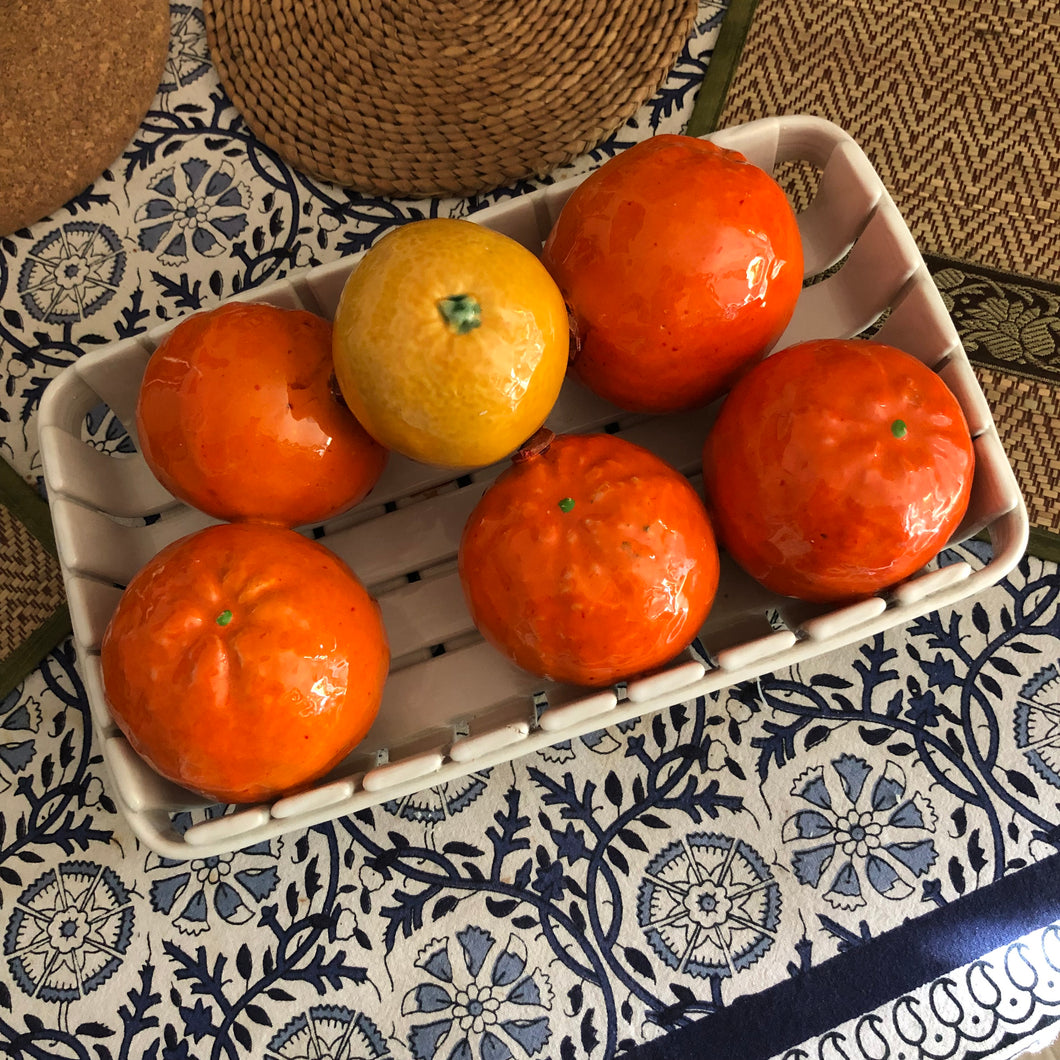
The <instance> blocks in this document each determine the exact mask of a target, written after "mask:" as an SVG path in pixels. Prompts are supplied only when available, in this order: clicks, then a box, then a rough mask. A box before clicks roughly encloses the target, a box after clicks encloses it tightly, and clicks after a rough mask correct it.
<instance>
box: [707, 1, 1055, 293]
mask: <svg viewBox="0 0 1060 1060" xmlns="http://www.w3.org/2000/svg"><path fill="white" fill-rule="evenodd" d="M1058 69H1060V0H1035V2H1034V3H1033V4H1030V3H1027V4H1016V3H1009V2H1006V0H940V2H937V3H930V4H910V3H908V2H907V0H838V2H837V0H759V3H758V6H757V9H756V11H755V15H754V19H753V21H752V23H751V28H750V32H749V33H748V35H747V38H746V40H745V42H744V47H743V52H742V55H741V58H740V61H739V65H738V66H737V69H736V73H735V76H734V77H733V79H732V82H731V85H730V88H729V93H728V96H727V98H726V101H725V106H724V109H723V111H722V115H721V119H720V121H719V125H720V126H723V127H724V126H727V125H735V124H738V123H739V122H742V121H749V120H751V119H753V118H760V117H764V116H766V115H770V114H784V113H802V114H817V115H820V116H821V117H824V118H830V119H831V120H832V121H834V122H836V123H837V124H839V125H841V126H842V127H843V128H844V129H846V131H847V132H849V133H850V134H851V136H853V137H854V139H855V140H857V141H858V143H860V144H861V145H862V147H863V148H864V149H865V151H866V153H867V154H868V155H869V157H870V158H871V159H872V162H873V164H874V165H875V167H876V169H877V171H878V172H879V174H880V176H881V177H882V178H883V181H884V183H885V184H886V185H887V187H888V189H889V190H890V192H891V194H892V195H893V196H894V198H895V201H896V203H897V205H898V208H899V209H900V210H901V211H902V215H903V216H904V217H905V219H906V221H907V222H908V224H909V227H910V228H911V229H912V232H913V235H914V237H915V238H916V240H917V243H918V244H919V245H920V246H921V247H923V248H925V249H929V250H933V251H935V252H937V253H940V254H947V255H949V256H951V257H955V258H960V259H963V260H969V261H979V262H982V263H984V264H990V265H993V266H994V267H995V268H1000V269H1004V270H1007V271H1010V272H1017V273H1023V274H1024V275H1030V276H1036V277H1038V278H1040V279H1049V280H1053V281H1060V239H1058V238H1057V236H1058V225H1060V166H1058V164H1057V163H1058V159H1060V94H1058V89H1057V84H1058V78H1057V70H1058Z"/></svg>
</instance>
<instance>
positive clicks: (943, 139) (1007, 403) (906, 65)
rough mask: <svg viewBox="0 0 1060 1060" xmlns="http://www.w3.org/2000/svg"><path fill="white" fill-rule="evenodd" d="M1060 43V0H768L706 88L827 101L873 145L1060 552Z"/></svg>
mask: <svg viewBox="0 0 1060 1060" xmlns="http://www.w3.org/2000/svg"><path fill="white" fill-rule="evenodd" d="M744 6H746V5H744ZM1058 55H1060V0H1036V2H1035V3H1034V4H1028V3H1015V2H1010V0H940V2H938V3H932V4H909V3H907V2H906V0H841V2H838V3H836V2H834V0H758V2H757V6H756V8H755V10H754V17H753V19H751V24H750V28H749V30H748V31H747V34H746V37H745V39H744V41H743V48H742V51H741V52H740V53H739V61H738V63H737V65H736V70H735V73H734V74H733V76H732V79H731V81H730V83H729V85H728V92H727V95H724V89H722V92H721V93H717V94H716V95H723V98H724V104H722V103H721V100H720V99H709V100H708V99H705V100H703V102H702V105H701V104H700V101H699V100H697V104H696V106H697V110H700V111H701V112H702V113H703V114H711V115H713V114H718V115H719V116H718V118H717V126H718V127H726V126H731V125H736V124H739V123H740V122H744V121H750V120H752V119H754V118H760V117H765V116H768V115H771V114H784V113H805V114H818V115H820V116H822V117H825V118H830V119H831V120H832V121H834V122H836V123H837V124H838V125H840V126H842V127H843V128H844V129H846V130H847V131H848V132H849V133H850V134H851V135H852V136H853V137H854V139H855V140H857V141H858V143H860V144H861V146H862V147H863V148H864V149H865V151H866V153H867V154H868V155H869V157H870V158H871V159H872V161H873V164H874V165H875V167H876V169H877V171H878V172H879V173H880V176H881V177H882V179H883V182H884V184H885V185H886V186H887V188H888V190H889V191H890V192H891V194H892V196H893V197H894V199H895V202H896V204H897V205H898V208H899V209H900V210H901V212H902V215H903V217H904V218H905V219H906V221H907V222H908V224H909V227H910V229H911V230H912V233H913V236H914V237H915V239H916V241H917V244H918V246H919V247H920V248H921V250H922V251H924V253H925V257H927V258H928V264H929V267H930V269H931V272H932V275H933V276H934V278H935V281H936V283H937V284H938V285H939V287H940V290H942V293H943V297H944V298H945V299H947V300H948V304H950V305H951V313H952V315H953V318H954V322H955V324H956V325H957V330H958V332H959V333H960V335H961V338H962V341H963V342H964V345H965V348H966V349H967V350H968V355H969V357H970V358H971V360H972V363H973V365H974V366H975V370H976V374H977V376H978V378H979V381H980V383H981V384H982V386H983V391H984V393H985V394H986V397H987V400H988V402H989V403H990V406H991V409H992V412H993V415H994V420H995V422H996V424H997V427H998V433H999V435H1000V437H1001V439H1002V443H1003V444H1004V446H1005V449H1006V452H1007V453H1008V456H1009V459H1010V461H1011V462H1012V465H1013V467H1014V469H1015V471H1016V475H1017V478H1018V479H1019V482H1020V486H1021V488H1022V490H1023V494H1024V497H1025V499H1026V501H1027V508H1028V511H1029V514H1030V520H1031V546H1030V550H1031V551H1032V552H1034V553H1036V554H1037V555H1040V556H1045V557H1049V558H1053V559H1060V498H1058V492H1060V286H1058V285H1060V240H1058V239H1057V232H1058V230H1060V170H1058V169H1057V165H1056V160H1057V158H1060V108H1058V107H1057V100H1058V96H1057V88H1056V64H1057V56H1058ZM696 131H697V132H705V131H709V129H707V128H703V129H697V130H696ZM780 177H781V182H782V183H784V184H785V187H786V188H787V189H788V191H789V194H790V195H791V196H792V198H793V199H794V200H795V201H796V202H797V203H801V202H805V200H806V197H807V195H808V193H809V187H810V186H811V185H812V184H813V183H814V182H815V180H816V174H814V173H811V172H809V170H808V169H807V168H806V167H803V168H801V169H800V167H797V166H793V167H790V168H788V169H786V170H785V171H784V172H783V173H781V174H780Z"/></svg>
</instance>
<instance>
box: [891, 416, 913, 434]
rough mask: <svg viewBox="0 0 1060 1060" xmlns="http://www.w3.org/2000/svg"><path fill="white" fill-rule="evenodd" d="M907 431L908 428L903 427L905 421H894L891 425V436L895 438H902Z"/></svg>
mask: <svg viewBox="0 0 1060 1060" xmlns="http://www.w3.org/2000/svg"><path fill="white" fill-rule="evenodd" d="M908 429H909V428H908V427H906V425H905V420H895V421H894V423H892V424H891V434H893V435H894V436H895V438H904V437H905V436H906V432H907V431H908Z"/></svg>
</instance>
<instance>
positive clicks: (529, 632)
mask: <svg viewBox="0 0 1060 1060" xmlns="http://www.w3.org/2000/svg"><path fill="white" fill-rule="evenodd" d="M459 571H460V579H461V582H462V584H463V587H464V593H465V596H466V598H467V602H468V606H469V608H470V611H471V616H472V618H473V619H474V622H475V624H476V626H477V627H478V629H479V630H480V631H481V632H482V634H483V636H484V637H486V639H487V640H489V641H490V642H491V643H492V644H493V645H494V646H495V647H497V648H498V649H499V650H500V651H501V652H503V653H504V654H505V655H506V656H508V658H510V659H511V660H512V661H513V662H514V663H516V664H517V665H518V666H521V667H522V668H523V669H526V670H529V671H530V672H532V673H536V674H540V675H542V676H545V677H548V678H552V679H554V680H557V681H564V682H570V683H572V684H578V685H588V686H599V685H608V684H612V683H614V682H616V681H621V680H624V679H627V678H631V677H634V676H637V675H639V674H643V673H644V672H646V671H648V670H651V669H653V668H655V667H657V666H660V665H662V664H663V663H666V662H667V661H669V660H670V659H672V658H673V657H674V656H675V655H677V654H678V653H679V652H680V651H681V650H682V649H684V648H685V647H686V646H687V645H688V644H689V643H690V642H691V641H692V640H693V639H694V637H695V636H696V634H697V633H698V632H699V629H700V627H701V626H702V624H703V622H704V620H705V619H706V616H707V614H708V612H709V611H710V607H711V605H712V603H713V600H714V594H715V592H716V590H717V586H718V551H717V546H716V545H715V542H714V534H713V531H712V529H711V524H710V520H709V518H708V516H707V512H706V510H705V508H704V506H703V502H702V501H701V500H700V498H699V496H698V494H697V493H696V492H695V490H694V489H693V488H692V486H691V485H690V484H689V482H688V480H687V479H686V478H685V477H684V476H683V475H681V474H680V473H679V472H677V471H676V470H675V469H674V468H672V467H671V466H670V465H668V464H666V463H665V462H664V461H662V460H660V459H659V458H658V457H657V456H655V455H654V454H652V453H650V452H648V451H647V450H646V449H643V448H641V447H640V446H636V445H633V444H631V443H630V442H626V441H623V440H622V439H620V438H616V437H614V436H612V435H608V434H597V435H558V436H552V435H551V432H542V435H540V436H538V438H536V439H534V440H533V441H532V442H531V444H530V445H529V446H528V447H527V448H526V449H524V450H522V451H520V453H518V454H517V455H516V458H515V461H514V462H513V464H512V466H511V467H510V468H508V469H507V470H506V471H504V473H503V474H502V475H501V476H500V477H499V478H498V479H497V480H496V482H495V483H494V484H493V485H492V486H490V488H489V489H488V490H487V491H486V492H485V494H484V495H483V496H482V498H481V500H480V501H479V503H478V505H477V506H476V508H475V509H474V511H473V512H472V514H471V517H470V518H469V519H468V521H467V524H466V526H465V528H464V533H463V536H462V539H461V542H460V553H459Z"/></svg>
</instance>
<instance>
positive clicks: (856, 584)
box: [703, 339, 975, 602]
mask: <svg viewBox="0 0 1060 1060" xmlns="http://www.w3.org/2000/svg"><path fill="white" fill-rule="evenodd" d="M974 469H975V456H974V449H973V446H972V439H971V436H970V434H969V431H968V424H967V422H966V420H965V418H964V414H963V412H962V410H961V407H960V404H959V402H958V401H957V399H956V397H954V395H953V393H952V392H951V391H950V390H949V388H948V387H947V386H946V384H945V383H944V382H943V381H942V379H941V378H939V376H938V375H936V374H935V373H934V372H933V371H932V370H931V369H930V368H928V367H927V366H926V365H924V364H923V363H922V362H921V361H919V360H917V358H915V357H913V356H912V355H911V354H908V353H905V352H903V351H902V350H899V349H896V348H894V347H893V346H887V345H884V344H882V343H876V342H869V341H866V340H858V339H853V340H846V341H844V340H837V339H820V340H814V341H809V342H804V343H799V344H798V345H796V346H791V347H789V348H788V349H785V350H780V351H778V352H777V353H775V354H773V355H772V356H770V357H768V358H766V360H765V361H763V362H762V363H761V364H759V365H757V366H756V367H755V368H754V369H752V370H751V371H750V372H749V373H748V374H747V375H746V376H744V378H743V379H741V380H740V382H738V383H737V384H736V386H735V387H733V389H732V392H731V393H730V394H729V396H728V397H727V398H726V399H725V402H724V404H723V405H722V407H721V411H720V413H719V415H718V418H717V420H716V421H715V424H714V426H713V428H712V430H711V431H710V434H709V436H708V438H707V441H706V444H705V446H704V451H703V475H704V480H705V483H706V489H707V495H708V499H709V502H710V505H711V509H712V512H713V515H714V521H715V526H716V528H717V531H718V536H719V539H720V541H721V543H722V544H723V545H724V547H725V548H726V549H727V550H728V551H729V552H730V553H731V555H732V557H733V559H735V560H736V562H737V563H738V564H740V566H742V567H743V568H744V569H745V570H746V571H747V572H748V573H749V574H750V575H751V576H752V577H753V578H755V579H757V580H758V581H759V582H761V583H762V584H763V585H765V586H766V587H767V588H769V589H772V590H773V591H774V592H777V593H781V594H783V595H785V596H794V597H800V598H803V599H806V600H814V601H822V602H824V601H842V600H847V599H856V598H857V597H861V596H867V595H871V594H873V593H876V592H878V591H880V590H882V589H886V588H888V587H889V586H892V585H894V584H896V583H897V582H899V581H901V580H902V579H903V578H906V577H908V576H909V575H911V574H913V573H914V572H915V571H917V570H918V569H920V568H921V567H922V566H923V565H924V564H925V563H926V562H927V561H928V560H930V559H931V558H932V557H934V556H935V555H936V553H938V551H939V550H940V549H941V548H942V547H943V546H944V545H945V544H946V542H947V541H948V540H949V538H950V537H951V535H952V534H953V533H954V531H955V530H956V529H957V527H958V525H959V524H960V522H961V519H962V518H963V516H964V513H965V511H966V510H967V507H968V500H969V495H970V491H971V487H972V477H973V474H974Z"/></svg>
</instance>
